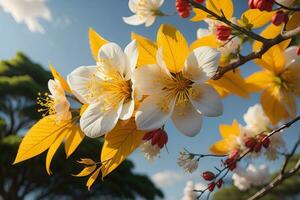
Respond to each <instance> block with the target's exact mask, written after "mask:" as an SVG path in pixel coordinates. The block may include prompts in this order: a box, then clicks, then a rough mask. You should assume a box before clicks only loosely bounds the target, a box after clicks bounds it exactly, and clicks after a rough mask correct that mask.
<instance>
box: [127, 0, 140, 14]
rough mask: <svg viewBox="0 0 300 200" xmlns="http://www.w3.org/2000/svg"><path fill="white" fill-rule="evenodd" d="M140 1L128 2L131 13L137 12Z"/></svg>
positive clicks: (132, 0)
mask: <svg viewBox="0 0 300 200" xmlns="http://www.w3.org/2000/svg"><path fill="white" fill-rule="evenodd" d="M137 3H138V0H129V1H128V7H129V9H130V10H131V12H133V13H135V12H136V6H137Z"/></svg>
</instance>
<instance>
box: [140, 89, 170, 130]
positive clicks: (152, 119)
mask: <svg viewBox="0 0 300 200" xmlns="http://www.w3.org/2000/svg"><path fill="white" fill-rule="evenodd" d="M174 105H175V99H171V100H167V99H166V98H165V96H164V95H162V94H157V95H151V96H148V97H147V98H146V99H144V101H143V102H142V103H141V105H140V107H139V108H138V111H137V112H136V115H135V121H136V125H137V127H138V129H139V130H144V131H151V130H155V129H158V128H161V127H162V126H163V125H164V124H165V123H166V121H167V120H168V119H169V118H170V117H171V115H172V112H173V109H174Z"/></svg>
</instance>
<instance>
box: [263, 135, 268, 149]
mask: <svg viewBox="0 0 300 200" xmlns="http://www.w3.org/2000/svg"><path fill="white" fill-rule="evenodd" d="M261 142H262V145H263V146H264V147H265V148H268V147H269V146H270V138H269V137H268V136H267V135H266V136H264V137H263V138H262V140H261Z"/></svg>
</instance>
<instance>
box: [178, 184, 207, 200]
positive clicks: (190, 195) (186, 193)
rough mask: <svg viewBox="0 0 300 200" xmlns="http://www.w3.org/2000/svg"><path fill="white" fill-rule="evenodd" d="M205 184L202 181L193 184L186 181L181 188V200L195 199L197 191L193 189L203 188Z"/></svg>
mask: <svg viewBox="0 0 300 200" xmlns="http://www.w3.org/2000/svg"><path fill="white" fill-rule="evenodd" d="M205 188H206V186H205V185H204V184H203V183H197V184H194V183H193V182H192V181H187V182H186V184H185V187H184V189H183V197H182V198H181V200H196V199H197V196H198V193H197V192H194V190H205Z"/></svg>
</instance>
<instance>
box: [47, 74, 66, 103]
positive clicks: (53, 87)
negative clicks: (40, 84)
mask: <svg viewBox="0 0 300 200" xmlns="http://www.w3.org/2000/svg"><path fill="white" fill-rule="evenodd" d="M48 89H49V91H50V93H51V96H53V97H54V98H56V99H57V98H61V97H64V96H65V92H64V89H63V88H62V86H61V84H60V82H59V81H58V80H53V79H50V80H49V81H48Z"/></svg>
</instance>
